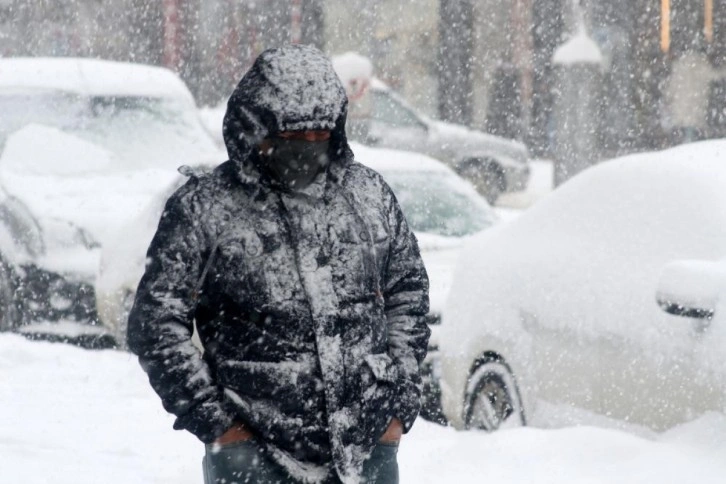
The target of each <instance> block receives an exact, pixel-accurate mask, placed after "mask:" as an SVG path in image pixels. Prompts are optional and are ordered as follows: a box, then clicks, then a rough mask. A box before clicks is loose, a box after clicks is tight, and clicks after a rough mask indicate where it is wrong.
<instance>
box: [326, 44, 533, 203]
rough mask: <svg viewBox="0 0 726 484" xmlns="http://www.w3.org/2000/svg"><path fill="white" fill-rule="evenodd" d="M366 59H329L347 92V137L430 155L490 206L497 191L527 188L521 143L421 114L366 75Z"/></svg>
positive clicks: (350, 55)
mask: <svg viewBox="0 0 726 484" xmlns="http://www.w3.org/2000/svg"><path fill="white" fill-rule="evenodd" d="M366 62H368V63H369V61H367V59H365V58H363V57H361V56H359V55H357V54H353V53H348V54H343V55H341V56H336V57H334V58H333V65H334V66H335V68H336V71H337V72H338V75H339V77H340V78H341V80H342V81H343V83H344V84H345V86H346V90H347V91H348V97H349V100H350V101H349V102H350V104H349V117H348V133H349V136H350V137H351V139H353V140H355V141H359V142H361V143H363V144H366V145H370V146H376V147H384V148H395V149H400V150H408V151H414V152H418V153H423V154H426V155H428V156H431V157H433V158H436V159H438V160H440V161H442V162H444V163H446V164H447V165H449V166H450V167H451V168H453V169H454V170H455V171H456V172H457V173H458V174H459V175H461V176H462V177H463V178H465V179H467V180H468V181H470V182H471V183H472V184H473V185H474V186H475V187H476V189H477V190H478V191H479V193H480V194H482V195H483V196H484V197H486V199H487V200H488V201H489V202H490V203H492V204H493V203H494V202H495V201H496V200H497V198H498V197H499V195H501V194H502V193H505V192H517V191H521V190H524V189H525V188H526V187H527V182H528V180H529V171H530V169H529V154H528V152H527V148H526V147H525V146H524V144H522V143H520V142H518V141H515V140H509V139H506V138H502V137H499V136H494V135H491V134H487V133H483V132H481V131H476V130H473V129H469V128H467V127H465V126H462V125H458V124H452V123H445V122H443V121H437V120H434V119H431V118H428V117H427V116H424V115H423V114H421V113H419V112H417V111H416V110H415V109H414V108H413V107H411V106H410V105H409V104H408V103H406V101H404V100H403V99H402V98H401V97H400V96H399V95H397V94H396V93H395V92H394V91H393V90H392V89H391V88H390V87H388V86H387V85H386V84H385V83H383V82H382V81H381V80H379V79H377V78H376V77H374V76H372V75H371V72H372V69H371V68H368V67H367V66H366Z"/></svg>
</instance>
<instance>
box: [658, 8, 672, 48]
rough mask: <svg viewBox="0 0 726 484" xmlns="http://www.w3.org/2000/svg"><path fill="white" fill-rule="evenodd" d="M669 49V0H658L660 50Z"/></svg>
mask: <svg viewBox="0 0 726 484" xmlns="http://www.w3.org/2000/svg"><path fill="white" fill-rule="evenodd" d="M670 49H671V0H660V50H662V51H663V52H668V51H669V50H670Z"/></svg>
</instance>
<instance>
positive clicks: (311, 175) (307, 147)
mask: <svg viewBox="0 0 726 484" xmlns="http://www.w3.org/2000/svg"><path fill="white" fill-rule="evenodd" d="M330 136H331V132H330V131H328V130H308V131H284V132H281V133H275V134H274V135H272V136H269V137H267V138H265V139H264V140H262V142H261V143H260V145H259V148H260V154H261V155H262V159H263V162H264V163H265V165H266V167H267V171H268V172H269V173H270V174H271V175H272V176H273V177H274V178H275V179H277V180H278V181H279V182H281V183H282V184H283V185H284V186H286V187H288V188H304V187H305V186H307V185H309V184H310V183H311V182H312V181H313V180H314V179H315V177H316V176H317V174H318V173H320V172H321V171H323V170H324V169H325V167H326V166H327V165H328V161H329V159H328V150H329V143H330Z"/></svg>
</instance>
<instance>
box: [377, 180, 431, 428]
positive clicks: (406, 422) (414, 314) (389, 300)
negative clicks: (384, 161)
mask: <svg viewBox="0 0 726 484" xmlns="http://www.w3.org/2000/svg"><path fill="white" fill-rule="evenodd" d="M389 197H390V210H389V217H390V218H389V221H390V227H391V249H390V253H389V259H388V267H387V271H386V274H385V280H384V287H383V296H384V299H385V305H386V306H385V311H386V319H387V320H388V341H389V354H390V355H391V357H392V358H393V361H394V363H395V364H396V367H397V368H398V380H397V384H396V387H397V399H396V405H397V408H396V409H395V416H396V417H398V418H399V420H401V423H402V424H403V428H404V432H408V431H409V430H410V428H411V426H412V425H413V421H414V420H415V419H416V416H417V415H418V412H419V409H420V407H421V402H420V400H421V391H422V384H421V375H420V366H421V364H422V363H423V360H424V358H425V357H426V352H427V349H428V341H429V335H430V334H431V330H430V329H429V327H428V325H427V324H426V320H425V316H426V315H427V313H428V311H429V294H428V290H429V281H428V276H427V275H426V269H425V268H424V264H423V261H422V259H421V254H420V252H419V249H418V243H417V242H416V237H415V236H414V235H413V232H412V231H411V230H410V228H409V226H408V223H407V222H406V219H405V218H404V216H403V212H401V208H400V207H399V205H398V202H397V201H396V198H395V196H394V195H393V193H390V192H389Z"/></svg>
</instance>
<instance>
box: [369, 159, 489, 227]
mask: <svg viewBox="0 0 726 484" xmlns="http://www.w3.org/2000/svg"><path fill="white" fill-rule="evenodd" d="M382 175H383V177H384V178H385V180H386V182H387V183H388V184H389V185H390V187H391V189H392V190H393V192H394V193H395V195H396V198H397V199H398V202H399V203H400V205H401V210H403V213H404V215H405V216H406V220H407V221H408V223H409V225H410V226H411V228H412V229H413V230H414V231H416V232H425V233H431V234H436V235H443V236H447V237H463V236H465V235H471V234H474V233H476V232H479V231H480V230H483V229H485V228H487V227H489V226H490V225H492V224H493V223H494V221H495V220H496V217H495V216H494V214H493V213H492V211H491V208H490V207H489V206H488V205H487V204H486V202H484V201H482V200H479V199H478V198H477V195H476V194H475V193H474V192H473V191H471V192H470V191H469V190H464V189H463V188H462V185H461V184H462V183H463V182H462V181H461V180H459V179H458V178H456V176H455V175H453V174H449V173H446V172H438V171H437V172H433V171H432V172H428V171H420V172H419V171H391V172H387V171H384V172H382Z"/></svg>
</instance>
